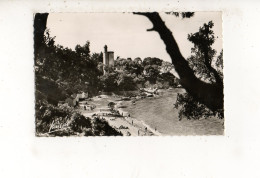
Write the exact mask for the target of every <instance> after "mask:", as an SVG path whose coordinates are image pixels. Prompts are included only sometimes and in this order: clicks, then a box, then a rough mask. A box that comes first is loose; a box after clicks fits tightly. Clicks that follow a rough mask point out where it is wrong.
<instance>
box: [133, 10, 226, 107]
mask: <svg viewBox="0 0 260 178" xmlns="http://www.w3.org/2000/svg"><path fill="white" fill-rule="evenodd" d="M134 14H137V15H143V16H145V17H147V18H148V19H149V20H150V21H151V22H152V24H153V28H152V29H153V30H154V31H157V32H158V33H159V35H160V38H161V39H162V40H163V42H164V43H165V45H166V51H167V53H168V54H169V55H170V57H171V59H172V63H173V65H174V66H175V70H176V72H177V73H178V75H179V77H180V84H181V85H182V86H183V87H184V88H185V89H186V91H187V92H188V93H189V94H190V95H191V96H192V97H193V98H194V99H195V100H197V101H199V102H200V103H202V104H205V105H206V106H207V107H208V108H210V109H211V110H212V111H217V110H220V109H223V83H222V84H219V83H217V84H208V83H205V82H203V81H201V80H199V79H198V78H197V77H196V76H195V74H194V71H193V70H192V69H191V68H190V67H189V64H188V62H187V61H186V60H185V59H184V57H183V56H182V54H181V52H180V49H179V46H178V44H177V42H176V40H175V38H174V37H173V35H172V32H171V31H170V30H169V29H168V28H167V26H166V25H165V23H164V21H163V20H162V19H161V17H160V15H159V14H158V13H157V12H135V13H134Z"/></svg>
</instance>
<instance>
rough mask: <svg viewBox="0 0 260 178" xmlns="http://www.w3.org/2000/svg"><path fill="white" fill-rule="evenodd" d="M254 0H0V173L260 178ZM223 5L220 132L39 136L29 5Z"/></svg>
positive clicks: (112, 8) (104, 8)
mask: <svg viewBox="0 0 260 178" xmlns="http://www.w3.org/2000/svg"><path fill="white" fill-rule="evenodd" d="M258 7H259V4H258V3H257V1H253V0H251V1H242V0H241V1H235V0H233V1H229V2H226V1H221V0H220V1H217V0H214V1H213V0H212V1H203V0H196V1H194V0H193V1H177V0H175V1H160V2H158V1H134V2H130V1H122V0H121V1H109V3H108V2H107V1H105V0H103V1H68V0H65V1H58V0H56V1H33V0H22V1H5V0H4V1H1V2H0V31H1V33H0V41H1V43H0V44H1V46H0V47H1V48H0V49H1V52H0V61H1V64H0V71H1V75H0V94H1V104H0V108H1V112H0V119H1V120H0V136H1V142H2V144H1V149H0V150H1V151H0V157H1V165H0V175H1V177H26V178H30V177H32V178H38V177H39V178H42V177H48V178H49V177H55V178H57V177H62V178H66V177H77V178H78V177H124V178H125V177H129V178H130V177H193V178H194V177H198V178H202V177H214V178H215V177H219V178H223V177H260V172H259V171H258V169H257V168H258V165H260V164H259V160H260V159H259V156H260V154H259V146H260V145H259V142H258V139H257V135H258V130H259V129H258V128H259V112H260V108H259V101H260V100H259V99H260V95H259V92H258V91H260V90H259V86H258V85H257V83H258V81H260V80H259V78H260V77H259V74H258V70H259V68H260V63H259V59H258V58H259V57H258V56H259V54H258V51H259V50H258V44H259V41H260V37H259V35H258V33H259V25H258V20H257V19H258V17H259V10H258ZM123 11H128V12H131V11H222V12H223V14H222V15H223V42H224V44H223V48H224V81H225V90H224V91H225V118H226V121H225V127H226V129H225V136H200V137H199V136H198V137H192V136H189V137H187V136H181V137H180V136H174V137H143V138H135V137H130V138H128V137H124V138H114V137H109V138H107V137H100V138H86V137H84V138H36V137H35V136H34V95H33V93H34V82H33V81H34V76H33V74H34V73H33V68H32V66H33V60H32V59H33V49H32V44H33V28H32V27H33V16H32V14H33V13H34V12H123Z"/></svg>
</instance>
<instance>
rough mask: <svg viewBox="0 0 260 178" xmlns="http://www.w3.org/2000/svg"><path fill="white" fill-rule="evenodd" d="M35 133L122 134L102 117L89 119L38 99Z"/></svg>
mask: <svg viewBox="0 0 260 178" xmlns="http://www.w3.org/2000/svg"><path fill="white" fill-rule="evenodd" d="M36 135H38V136H46V135H48V136H71V135H82V136H101V135H107V136H112V135H113V136H116V135H122V134H121V133H120V132H118V131H117V130H116V129H114V128H112V127H111V126H110V125H109V124H108V123H107V122H106V121H104V120H102V119H99V118H95V119H94V120H91V119H90V118H86V117H85V116H83V115H81V114H79V113H77V112H75V111H74V110H73V109H72V108H70V107H66V106H60V107H57V106H53V105H51V104H48V103H47V102H46V101H42V100H39V101H37V102H36Z"/></svg>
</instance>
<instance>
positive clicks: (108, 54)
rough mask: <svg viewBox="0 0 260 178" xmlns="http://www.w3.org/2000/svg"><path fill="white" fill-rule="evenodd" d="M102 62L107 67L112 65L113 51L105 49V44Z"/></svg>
mask: <svg viewBox="0 0 260 178" xmlns="http://www.w3.org/2000/svg"><path fill="white" fill-rule="evenodd" d="M103 64H104V65H106V66H108V67H111V66H114V51H107V45H105V46H104V57H103ZM104 73H105V72H104Z"/></svg>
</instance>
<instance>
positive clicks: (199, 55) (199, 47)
mask: <svg viewBox="0 0 260 178" xmlns="http://www.w3.org/2000/svg"><path fill="white" fill-rule="evenodd" d="M213 26H214V24H213V22H212V21H210V22H209V23H208V24H204V25H203V26H202V27H200V28H199V32H196V33H194V34H189V35H188V40H189V41H191V42H192V43H193V44H194V47H193V48H192V49H191V53H192V55H191V56H190V57H189V58H188V59H187V61H188V62H189V65H190V67H191V68H192V69H193V71H194V72H195V74H196V76H197V77H198V78H200V79H201V80H203V81H205V82H207V83H211V84H215V83H216V82H223V73H222V69H223V57H222V56H223V50H222V51H221V52H220V55H219V56H218V57H217V60H216V61H215V64H214V63H213V62H214V57H215V54H216V50H214V49H212V45H213V43H214V42H215V36H214V32H213V31H212V28H213ZM213 66H214V67H215V68H214V67H213ZM175 107H176V108H180V110H179V117H180V119H182V118H183V117H186V118H187V119H191V118H192V119H199V118H201V117H209V116H214V115H217V116H218V117H219V118H223V117H224V115H223V110H217V111H214V112H213V111H211V110H210V109H209V108H207V107H206V106H205V105H203V104H201V103H200V102H198V101H197V100H195V99H194V98H193V97H192V96H191V95H190V94H189V93H184V94H178V96H177V100H176V103H175Z"/></svg>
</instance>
